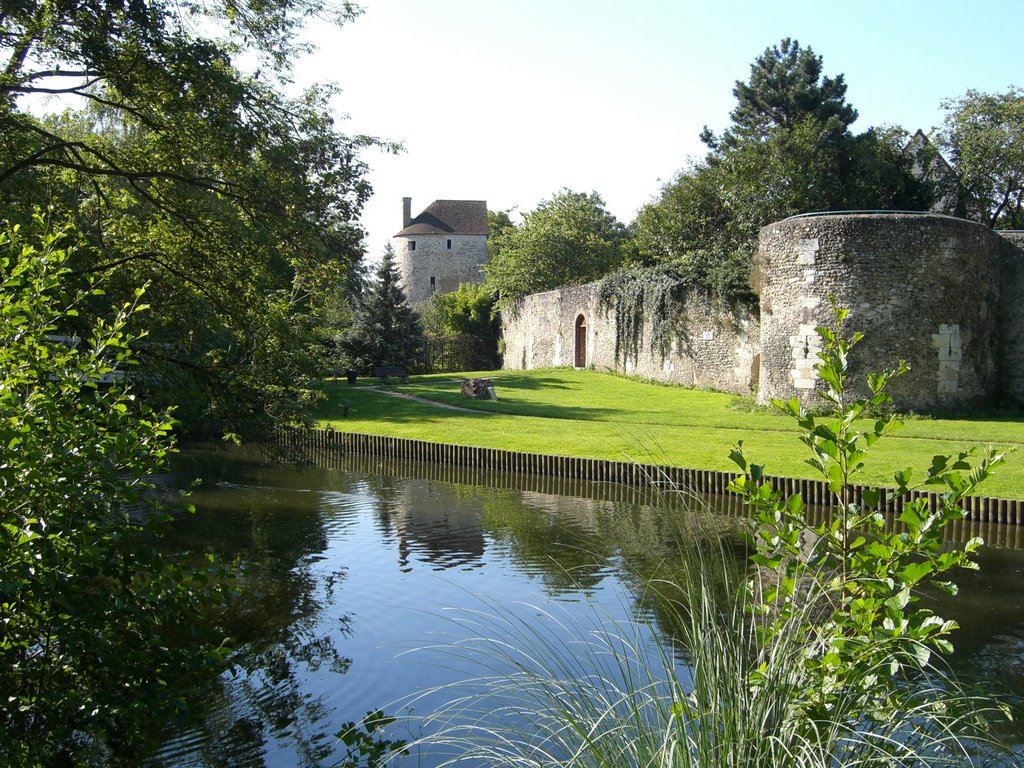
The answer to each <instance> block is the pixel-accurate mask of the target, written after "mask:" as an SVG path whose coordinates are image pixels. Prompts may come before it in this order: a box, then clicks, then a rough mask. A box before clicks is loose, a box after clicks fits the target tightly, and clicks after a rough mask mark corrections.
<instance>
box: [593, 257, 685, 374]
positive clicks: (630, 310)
mask: <svg viewBox="0 0 1024 768" xmlns="http://www.w3.org/2000/svg"><path fill="white" fill-rule="evenodd" d="M686 290H687V289H686V285H685V282H684V280H683V279H682V278H680V277H679V276H678V275H676V274H675V273H674V272H672V271H670V270H666V269H665V268H663V267H662V268H658V267H631V268H629V269H623V270H619V271H616V272H613V273H611V274H610V275H608V276H607V277H605V278H604V279H603V280H601V281H600V283H598V287H597V300H598V305H599V306H600V307H601V308H602V309H603V310H604V312H605V314H607V313H608V312H614V313H615V362H616V363H619V362H623V361H625V360H627V359H633V360H636V359H637V357H638V356H639V353H640V344H641V340H642V339H643V332H644V323H645V322H650V324H651V346H650V349H651V352H652V353H653V352H657V353H658V354H659V355H660V356H661V359H662V360H664V359H665V358H666V357H667V356H668V353H669V351H670V350H671V347H672V340H673V338H674V337H675V332H676V328H677V325H678V322H679V320H680V318H681V316H682V311H683V310H682V305H683V301H685V299H686Z"/></svg>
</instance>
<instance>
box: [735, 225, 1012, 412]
mask: <svg viewBox="0 0 1024 768" xmlns="http://www.w3.org/2000/svg"><path fill="white" fill-rule="evenodd" d="M1001 245H1002V243H1001V239H1000V238H999V237H998V236H997V235H994V234H993V233H992V232H991V231H990V230H988V229H987V228H986V227H984V226H982V225H981V224H977V223H974V222H970V221H965V220H963V219H954V218H951V217H948V216H940V215H934V214H903V213H849V214H834V215H833V214H826V215H821V214H814V215H805V216H795V217H793V218H790V219H786V220H785V221H781V222H778V223H775V224H770V225H768V226H767V227H765V228H764V229H762V230H761V233H760V240H759V246H758V253H757V264H756V268H755V274H756V275H757V276H758V280H759V281H760V283H761V284H760V286H759V293H760V299H761V375H760V388H759V392H758V399H759V401H760V402H768V401H769V400H770V399H772V398H782V399H789V398H792V397H798V398H799V399H800V400H801V402H803V403H804V404H805V405H814V404H817V403H820V402H821V401H820V399H819V398H817V397H815V396H814V392H815V390H816V389H823V388H824V385H823V382H821V381H820V380H818V379H817V377H816V376H815V374H814V371H813V365H814V363H816V362H817V359H818V358H817V353H818V351H819V349H820V343H819V339H818V337H817V334H816V333H815V331H814V329H815V327H816V326H818V325H824V324H828V323H829V321H830V319H831V307H830V305H829V301H828V296H829V295H830V294H831V295H834V296H835V299H836V302H837V304H838V305H839V306H841V307H845V308H846V309H848V310H849V311H850V314H849V317H848V318H847V320H846V328H847V330H848V331H860V332H861V333H863V334H864V335H865V338H864V340H863V341H862V342H861V343H860V344H859V345H857V346H856V347H855V348H854V351H853V352H852V353H851V355H850V373H851V384H853V386H854V388H855V389H854V391H855V392H856V393H857V394H858V395H863V394H865V393H866V392H867V386H866V384H865V381H864V377H865V375H866V374H867V373H870V372H874V371H880V370H882V369H883V368H892V367H894V366H895V365H896V363H897V361H898V360H900V359H903V360H906V361H907V362H908V363H909V364H910V372H909V373H908V374H906V375H904V376H903V377H901V378H900V379H898V380H897V381H896V383H895V384H894V385H893V388H892V390H891V394H892V395H893V398H894V399H895V401H896V406H897V407H898V408H900V409H903V410H927V409H933V408H936V407H938V408H945V407H951V408H952V407H956V406H959V405H962V404H965V403H969V402H974V401H979V400H984V399H986V398H989V397H991V396H993V395H994V394H995V393H996V391H997V377H996V357H997V350H996V348H995V347H996V341H995V340H996V313H997V304H998V284H997V283H998V265H997V257H998V254H999V252H1000V248H1001Z"/></svg>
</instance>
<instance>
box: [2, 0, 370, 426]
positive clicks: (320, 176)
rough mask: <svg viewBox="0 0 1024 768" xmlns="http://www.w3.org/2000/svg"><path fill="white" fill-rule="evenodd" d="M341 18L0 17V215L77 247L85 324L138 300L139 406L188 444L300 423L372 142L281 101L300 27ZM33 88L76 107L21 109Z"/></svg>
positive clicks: (346, 263) (29, 13)
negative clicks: (144, 303) (89, 314)
mask: <svg viewBox="0 0 1024 768" xmlns="http://www.w3.org/2000/svg"><path fill="white" fill-rule="evenodd" d="M354 15H355V12H354V11H353V9H352V8H351V7H350V6H348V4H342V5H341V6H339V7H337V8H332V7H330V6H329V5H328V4H327V3H326V2H322V1H321V0H284V1H283V2H280V3H276V4H271V5H267V4H264V3H252V2H244V1H243V2H242V3H234V2H227V1H226V0H224V2H214V3H203V4H198V5H195V4H193V5H188V4H186V5H182V4H179V3H171V2H166V1H165V0H149V1H148V2H139V3H131V4H128V3H122V2H119V0H115V2H112V3H106V2H102V0H86V2H82V3H74V4H67V3H65V4H58V5H57V6H51V5H44V4H42V3H37V2H31V1H29V2H21V3H15V4H13V5H10V7H9V8H5V11H4V14H3V15H2V16H0V54H2V55H4V56H5V57H6V61H5V62H4V63H5V67H4V70H3V74H2V75H0V135H2V136H3V140H2V141H0V201H2V203H3V204H4V206H5V211H6V212H7V214H8V215H9V216H10V217H12V219H13V220H21V221H26V220H27V219H28V218H29V217H30V216H31V210H32V208H33V206H36V205H41V206H51V205H53V206H56V207H57V208H58V209H59V210H61V211H62V212H63V213H64V215H66V216H67V217H68V218H70V219H72V220H74V221H75V222H76V223H77V224H78V225H79V229H80V231H81V232H82V233H83V236H84V237H86V238H87V239H88V240H89V241H90V243H91V245H92V246H93V247H92V248H91V249H89V250H87V251H82V252H80V253H79V254H78V255H77V256H76V257H75V259H76V261H75V263H73V264H72V265H71V266H72V271H71V272H70V273H69V279H71V280H81V279H82V278H83V277H84V276H86V275H97V276H104V277H105V284H106V291H107V293H106V298H105V299H104V298H96V299H94V300H92V302H91V304H90V310H91V311H98V312H102V311H104V310H105V309H109V308H110V307H112V306H116V305H117V304H118V303H120V302H122V301H123V300H124V299H125V298H126V297H130V296H132V295H133V293H134V291H135V289H136V288H137V287H138V286H140V285H142V284H144V283H149V284H150V285H151V289H150V293H149V296H150V297H151V303H152V311H151V312H150V313H149V314H148V315H147V316H146V320H145V323H146V326H147V330H148V331H149V332H150V334H149V340H148V344H147V345H146V346H145V347H143V348H141V349H140V350H139V352H140V354H141V361H142V364H144V365H145V366H146V367H147V368H149V369H150V370H151V372H152V375H151V376H149V377H148V379H147V382H148V390H147V392H146V396H147V397H148V398H150V399H151V400H152V401H153V402H154V403H170V402H176V401H180V402H183V403H185V404H187V406H188V407H186V408H183V409H182V410H181V411H180V416H181V418H182V420H183V421H184V422H185V425H184V426H185V428H186V429H188V430H191V431H193V432H198V431H201V432H205V433H207V434H209V433H213V434H217V433H223V432H245V431H249V430H252V431H254V430H256V429H257V428H260V427H262V426H265V425H266V424H267V423H268V422H271V423H281V422H283V423H289V422H291V423H295V422H302V421H304V420H306V419H307V418H308V406H309V404H310V403H311V402H312V401H313V399H314V398H315V387H313V386H312V384H313V380H314V379H315V378H316V377H317V376H318V374H319V373H320V371H321V368H320V362H321V359H320V350H321V349H322V348H323V344H322V340H323V336H324V335H325V334H324V333H322V332H321V331H322V329H323V328H324V326H325V325H326V324H328V323H330V322H331V318H330V313H331V306H330V305H331V304H332V303H333V304H334V305H336V304H337V302H336V301H334V298H336V297H334V296H333V295H332V294H333V293H336V289H335V288H334V286H338V285H344V284H346V283H347V282H348V281H349V277H350V276H351V275H352V274H353V273H354V271H355V269H354V268H355V267H356V266H357V265H358V262H359V260H360V259H361V257H362V249H361V245H360V240H361V237H362V232H361V230H360V229H359V227H358V226H357V224H356V221H357V218H358V215H359V212H360V210H361V207H362V204H363V202H364V201H365V200H366V199H367V197H368V196H369V193H370V188H369V185H368V184H367V183H366V181H365V179H364V174H365V170H366V169H365V166H364V164H363V163H362V162H361V161H360V160H359V157H358V152H359V149H360V148H361V147H363V146H365V145H367V144H368V143H372V142H373V140H371V139H368V138H366V137H354V138H350V137H347V136H345V135H344V134H342V133H340V132H339V131H338V130H337V128H336V126H335V124H334V121H333V119H332V118H331V116H330V115H331V112H332V111H333V110H332V109H331V106H330V103H329V101H330V98H331V97H332V95H333V93H334V91H333V90H332V89H330V88H316V89H313V90H311V91H309V92H308V93H306V94H303V95H301V96H299V97H297V98H285V97H284V96H283V95H282V92H281V91H282V89H281V86H282V85H283V84H284V83H286V82H287V81H288V77H289V69H288V67H289V63H290V61H291V59H292V57H293V54H294V53H295V52H296V45H295V43H294V40H295V37H294V34H295V32H296V31H297V28H298V27H299V26H301V24H302V23H303V22H304V20H305V19H307V18H309V17H311V16H312V17H318V18H320V17H326V16H334V17H336V19H337V20H338V21H343V20H347V19H351V18H352V17H353V16H354ZM199 30H203V31H205V32H208V33H209V34H205V35H204V34H203V33H201V32H200V31H199ZM243 55H244V56H247V57H249V58H248V60H249V61H251V62H253V66H254V68H255V67H258V69H256V71H255V72H254V73H253V74H251V75H247V74H245V73H243V72H242V71H240V70H239V69H237V68H236V67H235V65H234V61H235V59H236V58H238V57H240V56H243ZM50 93H60V94H61V95H62V96H63V97H64V98H65V99H68V100H71V101H72V103H74V104H76V105H77V104H84V105H86V106H85V107H84V108H82V109H79V110H77V111H74V112H67V113H65V114H63V115H58V116H53V117H49V118H46V119H40V118H38V117H36V116H34V115H33V114H31V113H30V112H29V111H28V110H27V109H26V108H25V107H24V104H23V102H24V97H26V96H41V95H45V94H50ZM324 296H331V298H332V302H325V301H323V300H322V297H324Z"/></svg>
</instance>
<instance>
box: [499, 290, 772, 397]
mask: <svg viewBox="0 0 1024 768" xmlns="http://www.w3.org/2000/svg"><path fill="white" fill-rule="evenodd" d="M580 318H582V321H583V324H584V325H585V326H586V331H585V333H586V350H585V356H584V357H583V358H581V361H583V360H585V365H586V366H588V367H593V368H594V369H596V370H600V371H615V372H618V373H624V374H631V375H636V376H642V377H644V378H649V379H654V380H656V381H664V382H668V383H673V384H681V385H684V386H690V387H698V388H701V389H719V390H723V391H727V392H736V393H739V394H750V393H751V391H752V388H753V387H755V386H756V384H757V371H758V365H759V357H758V351H759V338H760V332H759V327H758V323H757V320H756V318H754V317H752V316H750V315H742V316H737V315H734V314H732V313H730V312H729V311H727V310H723V309H721V308H718V307H716V306H715V305H714V304H713V303H712V302H710V301H708V300H707V299H705V298H703V297H701V296H691V297H690V298H689V299H688V300H687V301H686V303H685V305H684V307H683V316H682V319H681V322H680V332H679V333H678V334H677V336H676V338H675V339H674V341H673V343H672V347H671V350H670V351H669V353H668V355H667V356H666V357H664V358H662V356H661V355H660V354H659V353H658V352H652V351H651V349H650V337H651V329H650V326H649V325H648V326H647V327H645V329H644V334H643V338H642V339H641V341H640V345H639V352H638V354H637V355H636V356H635V357H630V358H629V359H625V360H622V359H620V360H618V361H616V359H615V336H616V329H615V316H614V313H613V312H611V311H606V310H605V308H604V307H602V306H600V304H599V302H598V300H597V284H596V283H592V284H589V285H581V286H572V287H566V288H562V289H559V290H555V291H548V292H546V293H538V294H533V295H531V296H527V297H526V298H524V299H523V300H521V301H520V302H519V303H518V304H517V305H516V307H515V308H514V310H513V311H511V312H508V313H506V318H505V327H504V338H505V367H506V368H512V369H530V368H546V367H551V366H555V367H558V366H572V365H575V363H576V362H577V359H576V352H577V350H576V338H577V323H578V322H579V321H580Z"/></svg>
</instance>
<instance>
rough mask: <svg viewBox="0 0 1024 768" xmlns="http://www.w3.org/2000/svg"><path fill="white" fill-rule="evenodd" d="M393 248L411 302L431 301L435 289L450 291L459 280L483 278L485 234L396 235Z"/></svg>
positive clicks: (466, 280) (477, 281)
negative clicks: (449, 245) (449, 246)
mask: <svg viewBox="0 0 1024 768" xmlns="http://www.w3.org/2000/svg"><path fill="white" fill-rule="evenodd" d="M449 241H451V245H452V247H451V248H448V242H449ZM412 243H415V244H416V248H415V250H413V249H412V247H411V245H412ZM394 248H395V264H396V265H397V266H398V272H399V275H400V276H401V282H402V288H403V289H404V290H405V295H406V297H407V298H408V299H409V304H410V305H412V306H416V305H417V304H422V303H423V302H425V301H429V300H430V297H431V296H433V295H434V294H435V293H450V292H452V291H454V290H456V289H458V287H459V283H480V282H483V264H484V262H485V261H486V259H487V236H486V235H453V234H441V235H407V236H403V237H396V238H394Z"/></svg>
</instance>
